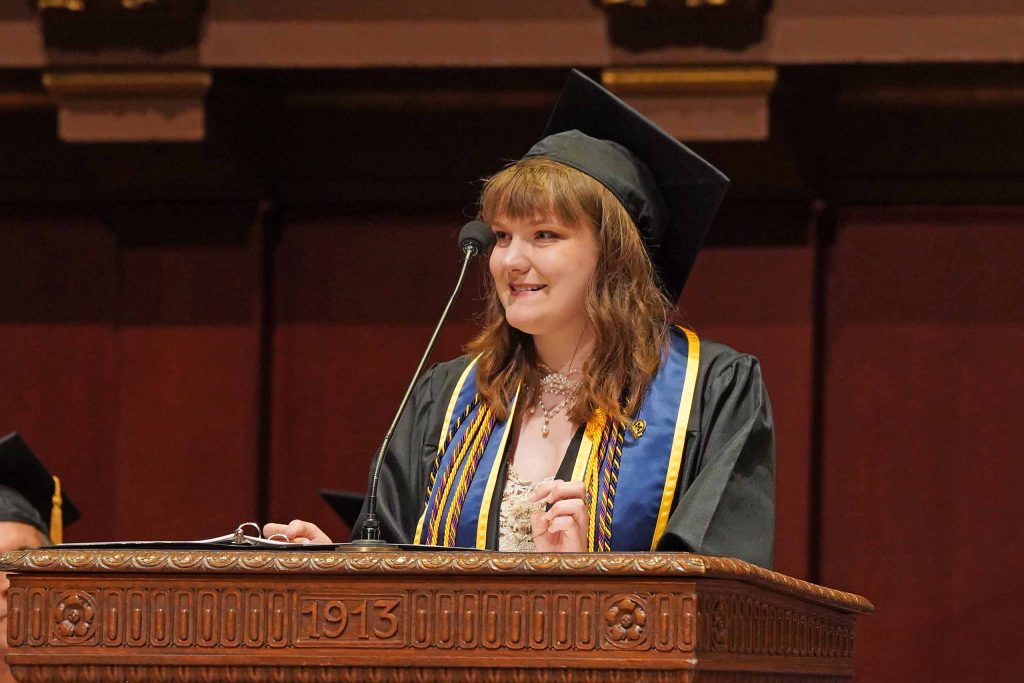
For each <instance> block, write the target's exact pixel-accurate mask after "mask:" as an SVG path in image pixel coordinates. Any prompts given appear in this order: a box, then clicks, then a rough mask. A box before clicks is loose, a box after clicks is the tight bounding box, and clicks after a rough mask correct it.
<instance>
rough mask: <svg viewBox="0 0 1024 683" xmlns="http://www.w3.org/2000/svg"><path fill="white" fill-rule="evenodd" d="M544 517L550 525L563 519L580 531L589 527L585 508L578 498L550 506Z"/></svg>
mask: <svg viewBox="0 0 1024 683" xmlns="http://www.w3.org/2000/svg"><path fill="white" fill-rule="evenodd" d="M544 516H545V517H547V519H548V520H549V521H550V522H552V523H553V522H554V521H555V520H556V519H560V518H563V517H565V518H568V519H570V520H571V521H572V523H573V524H575V525H576V526H577V527H578V528H580V529H586V528H587V527H588V526H589V524H588V517H589V516H588V513H587V508H586V506H585V505H584V504H583V500H582V499H580V498H566V499H563V500H560V501H558V502H557V503H555V504H554V505H552V506H551V509H549V510H548V511H547V512H545V513H544Z"/></svg>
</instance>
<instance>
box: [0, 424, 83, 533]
mask: <svg viewBox="0 0 1024 683" xmlns="http://www.w3.org/2000/svg"><path fill="white" fill-rule="evenodd" d="M79 517H80V515H79V513H78V508H76V507H75V504H74V503H72V502H71V501H70V500H69V499H68V498H67V497H65V496H63V495H62V493H61V490H60V480H59V479H58V478H57V477H55V476H53V475H52V474H50V471H49V470H47V469H46V466H45V465H43V463H41V462H40V461H39V458H37V457H36V456H35V454H34V453H33V452H32V450H31V449H29V447H28V445H27V444H26V443H25V441H24V440H23V439H22V438H21V437H20V436H19V435H18V433H17V432H13V433H11V434H8V435H7V436H5V437H3V438H2V439H0V522H21V523H23V524H28V525H29V526H32V527H35V528H36V529H39V531H40V532H42V534H43V535H44V536H48V537H49V538H50V541H51V542H52V543H55V544H56V543H61V542H62V541H63V535H64V534H63V531H64V526H65V525H70V524H74V523H75V522H76V521H78V518H79Z"/></svg>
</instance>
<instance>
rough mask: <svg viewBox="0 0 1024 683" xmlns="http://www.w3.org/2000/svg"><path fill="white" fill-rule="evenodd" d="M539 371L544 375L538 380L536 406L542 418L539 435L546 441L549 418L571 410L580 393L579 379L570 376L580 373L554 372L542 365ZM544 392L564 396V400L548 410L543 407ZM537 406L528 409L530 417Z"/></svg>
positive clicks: (572, 371) (573, 371)
mask: <svg viewBox="0 0 1024 683" xmlns="http://www.w3.org/2000/svg"><path fill="white" fill-rule="evenodd" d="M540 370H541V371H542V372H544V373H545V375H544V376H543V377H541V378H540V392H538V395H537V406H540V410H541V414H542V415H543V416H544V422H543V423H542V424H541V426H540V435H541V436H542V437H544V438H545V439H546V438H548V433H549V431H550V424H551V418H553V417H554V416H555V415H557V414H558V413H560V412H562V411H563V410H564V411H565V412H568V411H570V410H572V406H573V404H575V402H576V398H577V397H578V396H579V393H580V380H579V378H576V379H572V376H573V375H578V374H580V371H579V370H570V371H569V372H568V373H561V372H555V371H554V370H552V369H551V368H549V367H548V366H546V365H544V364H543V363H542V364H541V365H540ZM545 392H547V393H549V394H554V395H556V396H564V398H563V399H562V401H561V403H559V404H558V405H556V406H555V407H554V408H548V407H547V406H546V405H544V393H545ZM537 406H532V407H531V408H530V415H533V414H534V413H536V412H537Z"/></svg>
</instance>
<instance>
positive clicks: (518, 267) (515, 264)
mask: <svg viewBox="0 0 1024 683" xmlns="http://www.w3.org/2000/svg"><path fill="white" fill-rule="evenodd" d="M502 265H504V266H505V268H506V269H507V270H512V271H526V270H529V269H530V259H529V258H528V256H527V254H526V248H525V245H524V244H523V241H522V240H519V239H516V238H514V237H513V238H512V240H511V241H509V244H508V246H507V247H505V249H504V250H503V253H502Z"/></svg>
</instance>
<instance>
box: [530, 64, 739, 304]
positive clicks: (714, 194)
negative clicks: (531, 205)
mask: <svg viewBox="0 0 1024 683" xmlns="http://www.w3.org/2000/svg"><path fill="white" fill-rule="evenodd" d="M544 135H545V137H544V139H543V140H541V141H540V142H538V143H537V144H536V145H534V146H533V147H532V148H530V151H529V152H527V153H526V157H535V156H543V157H547V158H549V159H553V160H554V161H558V162H560V163H563V164H565V165H566V166H571V167H572V168H575V169H576V170H578V171H582V172H583V173H586V174H587V175H589V176H590V177H591V178H593V179H594V180H596V181H598V182H599V183H601V184H602V185H604V186H605V187H606V188H608V190H609V191H611V193H612V194H614V195H615V196H616V197H617V198H618V199H619V201H620V202H622V204H623V206H625V208H626V211H627V212H629V215H630V216H631V217H632V218H633V221H634V222H635V223H636V225H637V228H639V230H640V234H641V236H642V237H643V240H644V244H646V245H647V250H648V252H649V253H650V255H651V260H652V261H653V262H654V266H655V268H656V269H657V271H658V276H659V277H660V278H661V284H662V288H663V289H664V290H665V293H666V294H668V296H669V298H670V299H671V300H672V301H673V302H674V301H675V300H676V299H677V298H679V294H680V293H681V292H682V291H683V286H684V285H685V284H686V278H687V277H688V276H689V274H690V270H691V269H692V268H693V264H694V261H696V259H697V252H698V251H699V250H700V247H701V245H702V244H703V243H704V237H705V236H706V235H707V232H708V228H710V227H711V221H712V219H713V218H714V217H715V212H716V211H717V210H718V205H719V203H720V202H721V201H722V197H723V196H724V195H725V190H726V188H727V187H728V185H729V179H728V178H727V177H725V175H724V174H722V172H721V171H719V170H718V169H717V168H715V167H714V166H712V165H711V164H709V163H708V162H706V161H704V159H702V158H700V157H699V156H697V154H696V153H694V152H693V151H692V150H691V149H690V148H688V147H687V146H686V145H684V144H682V143H681V142H679V141H678V140H676V139H675V138H674V137H672V136H671V135H669V134H668V133H666V132H665V131H663V130H661V129H660V128H658V127H657V126H656V125H654V124H653V123H652V122H651V121H649V120H647V119H646V118H644V117H643V116H642V115H641V114H640V113H639V112H637V111H636V110H634V109H633V108H632V107H630V106H629V105H628V104H626V103H625V102H623V101H622V100H620V99H619V98H618V97H616V96H615V95H613V94H612V93H610V92H608V91H607V90H605V89H604V88H603V87H601V86H600V85H599V84H597V83H595V82H594V81H592V80H591V79H589V78H587V77H586V76H584V75H583V74H582V73H580V72H579V71H576V70H575V69H574V70H573V71H572V72H571V73H570V74H569V80H568V81H567V82H566V84H565V88H563V89H562V94H561V95H560V96H559V98H558V103H557V104H556V105H555V109H554V111H553V112H552V114H551V119H550V120H549V121H548V126H547V128H546V129H545V131H544ZM524 158H525V157H524Z"/></svg>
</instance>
